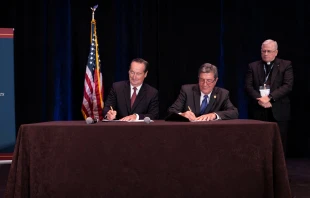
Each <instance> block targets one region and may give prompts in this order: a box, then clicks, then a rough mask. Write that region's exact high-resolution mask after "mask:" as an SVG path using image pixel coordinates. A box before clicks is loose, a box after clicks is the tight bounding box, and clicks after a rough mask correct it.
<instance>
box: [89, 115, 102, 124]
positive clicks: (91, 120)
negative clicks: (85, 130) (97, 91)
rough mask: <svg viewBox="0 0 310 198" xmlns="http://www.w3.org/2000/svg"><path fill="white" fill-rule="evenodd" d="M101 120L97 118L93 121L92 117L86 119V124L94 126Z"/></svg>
mask: <svg viewBox="0 0 310 198" xmlns="http://www.w3.org/2000/svg"><path fill="white" fill-rule="evenodd" d="M98 121H99V120H98V119H97V118H95V119H92V118H91V117H88V118H86V124H94V123H97V122H98Z"/></svg>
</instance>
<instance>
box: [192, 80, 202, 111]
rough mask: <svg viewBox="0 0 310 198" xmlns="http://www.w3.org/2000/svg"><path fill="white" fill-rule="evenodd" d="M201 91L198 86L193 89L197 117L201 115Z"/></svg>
mask: <svg viewBox="0 0 310 198" xmlns="http://www.w3.org/2000/svg"><path fill="white" fill-rule="evenodd" d="M200 94H201V93H200V90H199V87H198V85H196V86H194V87H193V100H194V108H195V110H194V113H195V115H199V113H200Z"/></svg>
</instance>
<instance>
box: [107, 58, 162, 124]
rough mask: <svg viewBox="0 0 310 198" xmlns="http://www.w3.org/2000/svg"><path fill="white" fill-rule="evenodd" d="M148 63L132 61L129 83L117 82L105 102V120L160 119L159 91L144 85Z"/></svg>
mask: <svg viewBox="0 0 310 198" xmlns="http://www.w3.org/2000/svg"><path fill="white" fill-rule="evenodd" d="M148 66H149V64H148V62H147V61H145V60H143V59H141V58H136V59H133V60H132V61H131V64H130V69H129V71H128V73H129V81H120V82H115V83H113V85H112V88H111V90H110V93H109V95H108V97H107V100H106V101H105V107H104V109H103V116H104V117H105V119H108V120H114V119H119V120H122V121H134V120H143V119H144V118H145V117H149V118H150V119H152V120H155V119H158V118H159V101H158V91H157V89H155V88H153V87H151V86H150V85H148V84H146V83H144V79H145V78H146V76H147V73H148Z"/></svg>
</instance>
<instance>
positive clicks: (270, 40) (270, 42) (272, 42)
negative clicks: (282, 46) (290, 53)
mask: <svg viewBox="0 0 310 198" xmlns="http://www.w3.org/2000/svg"><path fill="white" fill-rule="evenodd" d="M266 44H273V45H274V47H275V50H278V43H277V41H274V40H272V39H267V40H265V41H264V42H263V43H262V47H263V45H266Z"/></svg>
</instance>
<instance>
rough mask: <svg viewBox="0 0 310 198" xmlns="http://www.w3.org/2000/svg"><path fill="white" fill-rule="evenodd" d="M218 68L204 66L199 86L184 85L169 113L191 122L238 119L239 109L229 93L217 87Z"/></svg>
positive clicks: (199, 74)
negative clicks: (177, 114)
mask: <svg viewBox="0 0 310 198" xmlns="http://www.w3.org/2000/svg"><path fill="white" fill-rule="evenodd" d="M217 80H218V71H217V67H216V66H214V65H212V64H210V63H205V64H203V65H202V66H201V67H200V68H199V70H198V81H199V82H198V84H188V85H183V86H182V88H181V91H180V94H179V96H178V98H177V100H176V101H175V102H174V104H173V105H172V106H171V107H169V109H168V113H179V114H180V115H182V116H184V117H186V118H188V119H189V120H191V121H210V120H217V119H222V120H228V119H237V118H238V115H239V114H238V109H237V108H236V107H235V106H234V105H233V104H232V103H231V101H230V99H229V91H228V90H226V89H223V88H219V87H215V85H216V82H217Z"/></svg>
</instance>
